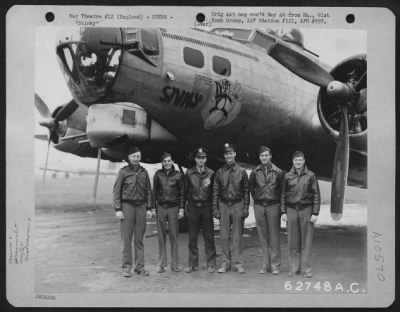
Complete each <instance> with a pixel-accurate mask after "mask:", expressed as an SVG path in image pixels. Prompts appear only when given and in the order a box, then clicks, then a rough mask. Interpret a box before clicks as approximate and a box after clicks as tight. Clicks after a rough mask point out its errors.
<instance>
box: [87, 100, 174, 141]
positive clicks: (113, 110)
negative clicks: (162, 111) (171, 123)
mask: <svg viewBox="0 0 400 312" xmlns="http://www.w3.org/2000/svg"><path fill="white" fill-rule="evenodd" d="M87 136H88V139H89V142H90V145H91V146H93V147H97V148H99V147H109V146H110V145H112V144H113V142H118V140H120V139H121V138H124V143H128V144H135V145H141V144H143V143H146V142H149V141H151V142H164V143H166V142H177V139H176V137H175V136H173V135H172V134H171V133H170V132H168V130H166V129H165V128H164V127H162V126H161V125H160V124H159V123H158V122H156V121H155V120H153V119H151V118H150V117H149V116H148V114H147V113H146V111H145V110H144V109H143V108H142V107H140V106H138V105H136V104H133V103H112V104H93V105H91V106H90V107H89V110H88V116H87Z"/></svg>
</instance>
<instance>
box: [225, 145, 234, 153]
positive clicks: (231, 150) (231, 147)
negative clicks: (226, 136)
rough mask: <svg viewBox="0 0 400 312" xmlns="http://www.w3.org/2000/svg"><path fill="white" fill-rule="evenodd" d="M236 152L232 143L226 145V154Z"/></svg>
mask: <svg viewBox="0 0 400 312" xmlns="http://www.w3.org/2000/svg"><path fill="white" fill-rule="evenodd" d="M234 151H235V147H234V146H233V144H231V143H225V144H224V153H228V152H234Z"/></svg>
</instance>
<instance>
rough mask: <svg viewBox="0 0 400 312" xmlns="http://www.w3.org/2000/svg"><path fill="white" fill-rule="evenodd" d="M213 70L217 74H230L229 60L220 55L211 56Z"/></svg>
mask: <svg viewBox="0 0 400 312" xmlns="http://www.w3.org/2000/svg"><path fill="white" fill-rule="evenodd" d="M212 63H213V70H214V72H216V73H217V74H219V75H223V76H230V75H231V62H229V60H227V59H226V58H223V57H220V56H213V59H212Z"/></svg>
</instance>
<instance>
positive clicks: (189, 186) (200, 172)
mask: <svg viewBox="0 0 400 312" xmlns="http://www.w3.org/2000/svg"><path fill="white" fill-rule="evenodd" d="M194 156H195V158H194V159H195V162H196V166H194V167H193V168H190V169H189V170H187V171H186V174H185V192H186V199H187V206H186V207H187V208H186V215H187V218H188V224H189V267H188V268H186V269H185V272H186V273H191V272H193V271H196V270H198V266H199V250H198V247H197V241H198V236H199V232H200V229H202V230H203V238H204V245H205V252H206V257H207V271H208V272H209V273H214V271H215V265H216V251H215V242H214V222H213V214H212V209H211V199H212V182H213V178H214V171H213V170H211V169H210V168H208V167H207V166H206V161H207V151H206V149H205V148H202V147H200V148H198V149H196V150H195V153H194Z"/></svg>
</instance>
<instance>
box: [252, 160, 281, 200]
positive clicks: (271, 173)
mask: <svg viewBox="0 0 400 312" xmlns="http://www.w3.org/2000/svg"><path fill="white" fill-rule="evenodd" d="M267 168H268V171H266V170H265V167H264V166H263V165H261V164H260V165H258V166H257V167H256V168H254V170H253V171H252V172H251V174H250V179H249V187H250V193H251V196H252V197H253V199H254V203H255V204H258V205H262V206H268V205H273V204H277V203H280V201H281V189H282V182H283V178H284V174H285V173H284V172H283V171H282V170H281V169H279V168H278V167H277V166H275V165H274V164H272V163H270V165H269V166H268V167H267Z"/></svg>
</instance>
